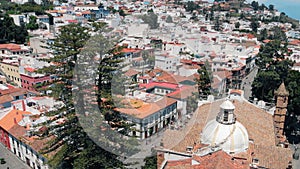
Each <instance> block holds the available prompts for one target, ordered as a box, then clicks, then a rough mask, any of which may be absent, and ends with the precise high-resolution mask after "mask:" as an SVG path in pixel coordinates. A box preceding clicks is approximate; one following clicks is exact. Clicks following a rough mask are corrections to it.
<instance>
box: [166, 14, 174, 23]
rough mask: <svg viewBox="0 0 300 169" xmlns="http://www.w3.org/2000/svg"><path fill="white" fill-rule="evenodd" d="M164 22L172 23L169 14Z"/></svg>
mask: <svg viewBox="0 0 300 169" xmlns="http://www.w3.org/2000/svg"><path fill="white" fill-rule="evenodd" d="M166 22H167V23H173V19H172V17H171V16H170V15H168V16H167V19H166Z"/></svg>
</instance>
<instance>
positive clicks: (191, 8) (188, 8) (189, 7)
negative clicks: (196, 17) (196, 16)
mask: <svg viewBox="0 0 300 169" xmlns="http://www.w3.org/2000/svg"><path fill="white" fill-rule="evenodd" d="M184 8H185V10H186V11H188V12H191V13H192V12H193V11H194V10H197V9H199V5H198V4H196V3H195V2H193V1H188V2H187V3H186V5H185V6H184Z"/></svg>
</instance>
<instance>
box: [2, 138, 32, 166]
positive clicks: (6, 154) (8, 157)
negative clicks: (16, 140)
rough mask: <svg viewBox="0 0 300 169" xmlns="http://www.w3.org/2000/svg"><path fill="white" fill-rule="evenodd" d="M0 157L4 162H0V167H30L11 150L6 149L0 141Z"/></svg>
mask: <svg viewBox="0 0 300 169" xmlns="http://www.w3.org/2000/svg"><path fill="white" fill-rule="evenodd" d="M0 158H4V159H5V161H6V163H5V164H0V169H30V167H28V166H27V165H26V164H25V163H24V162H23V161H21V160H20V159H19V158H18V157H17V156H16V155H14V154H13V153H12V152H11V151H9V150H8V149H6V147H4V146H3V145H2V144H1V143H0Z"/></svg>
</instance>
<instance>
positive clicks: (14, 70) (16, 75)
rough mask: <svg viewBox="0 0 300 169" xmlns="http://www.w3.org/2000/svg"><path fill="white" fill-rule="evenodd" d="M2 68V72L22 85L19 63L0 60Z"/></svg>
mask: <svg viewBox="0 0 300 169" xmlns="http://www.w3.org/2000/svg"><path fill="white" fill-rule="evenodd" d="M0 68H1V70H2V72H3V73H4V74H5V75H6V77H8V78H9V79H10V80H11V81H12V82H14V83H15V84H16V85H18V86H19V87H21V77H20V72H19V66H18V63H15V62H11V63H9V62H0Z"/></svg>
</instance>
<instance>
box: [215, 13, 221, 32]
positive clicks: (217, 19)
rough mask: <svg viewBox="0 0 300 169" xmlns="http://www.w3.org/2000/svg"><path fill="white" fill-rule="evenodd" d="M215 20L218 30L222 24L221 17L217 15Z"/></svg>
mask: <svg viewBox="0 0 300 169" xmlns="http://www.w3.org/2000/svg"><path fill="white" fill-rule="evenodd" d="M214 22H215V25H214V29H215V30H216V31H220V29H221V28H220V25H221V23H220V19H219V17H218V16H217V17H216V19H215V20H214Z"/></svg>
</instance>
